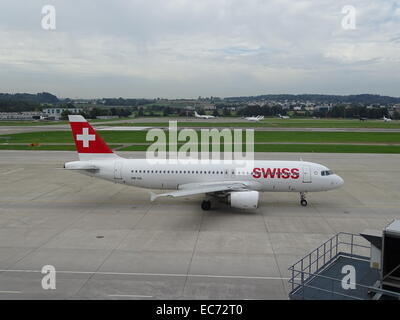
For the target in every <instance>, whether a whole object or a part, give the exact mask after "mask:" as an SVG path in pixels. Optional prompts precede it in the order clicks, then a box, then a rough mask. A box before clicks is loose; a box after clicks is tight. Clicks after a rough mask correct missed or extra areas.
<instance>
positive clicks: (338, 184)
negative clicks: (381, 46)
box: [336, 175, 344, 187]
mask: <svg viewBox="0 0 400 320" xmlns="http://www.w3.org/2000/svg"><path fill="white" fill-rule="evenodd" d="M336 184H337V186H338V187H341V186H342V185H343V184H344V180H343V179H342V177H340V176H338V175H337V176H336Z"/></svg>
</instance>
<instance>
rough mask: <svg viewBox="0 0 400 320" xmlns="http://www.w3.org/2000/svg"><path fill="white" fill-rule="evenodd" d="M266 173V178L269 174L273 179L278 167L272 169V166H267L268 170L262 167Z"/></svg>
mask: <svg viewBox="0 0 400 320" xmlns="http://www.w3.org/2000/svg"><path fill="white" fill-rule="evenodd" d="M261 170H262V172H263V175H264V179H267V178H268V176H270V177H271V178H272V179H273V178H275V174H276V169H274V170H271V168H267V170H265V169H264V168H262V169H261Z"/></svg>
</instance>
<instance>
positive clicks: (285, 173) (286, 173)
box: [282, 168, 290, 179]
mask: <svg viewBox="0 0 400 320" xmlns="http://www.w3.org/2000/svg"><path fill="white" fill-rule="evenodd" d="M289 177H290V171H289V168H283V169H282V178H283V179H288V178H289Z"/></svg>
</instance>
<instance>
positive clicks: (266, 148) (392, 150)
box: [119, 144, 400, 154]
mask: <svg viewBox="0 0 400 320" xmlns="http://www.w3.org/2000/svg"><path fill="white" fill-rule="evenodd" d="M147 148H148V146H147V145H132V146H129V147H126V148H122V149H120V150H119V151H146V150H147ZM222 149H223V148H222ZM198 150H199V151H200V148H199V149H198ZM242 150H243V151H245V148H244V147H243V149H242ZM178 151H179V147H178ZM222 151H223V150H221V152H222ZM254 151H255V152H316V153H387V154H400V146H376V145H335V144H330V145H328V144H325V145H324V144H313V145H310V144H281V145H280V144H258V145H255V146H254Z"/></svg>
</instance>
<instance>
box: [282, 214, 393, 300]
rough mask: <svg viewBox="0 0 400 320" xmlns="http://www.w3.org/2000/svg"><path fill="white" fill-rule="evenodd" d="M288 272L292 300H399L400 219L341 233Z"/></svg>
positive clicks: (298, 262)
mask: <svg viewBox="0 0 400 320" xmlns="http://www.w3.org/2000/svg"><path fill="white" fill-rule="evenodd" d="M289 271H290V272H291V277H290V280H289V284H290V286H291V291H290V293H289V298H290V299H293V300H299V299H302V300H400V220H394V221H393V222H392V223H390V224H389V225H388V226H387V227H386V228H385V229H384V230H383V231H382V230H381V231H376V230H365V231H364V232H362V233H360V234H358V235H357V234H351V233H344V232H341V233H338V234H336V235H335V236H333V237H332V238H331V239H329V240H328V241H326V242H325V243H323V244H322V245H321V246H319V247H318V248H316V249H315V250H313V251H312V252H310V253H309V254H308V255H306V256H305V257H304V258H302V259H300V260H299V261H297V262H296V263H295V264H293V265H292V266H291V267H290V268H289Z"/></svg>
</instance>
